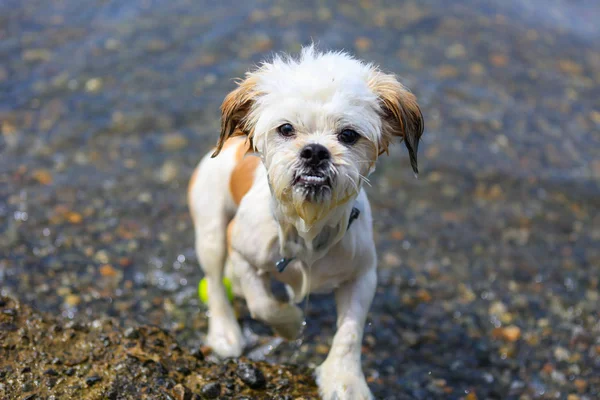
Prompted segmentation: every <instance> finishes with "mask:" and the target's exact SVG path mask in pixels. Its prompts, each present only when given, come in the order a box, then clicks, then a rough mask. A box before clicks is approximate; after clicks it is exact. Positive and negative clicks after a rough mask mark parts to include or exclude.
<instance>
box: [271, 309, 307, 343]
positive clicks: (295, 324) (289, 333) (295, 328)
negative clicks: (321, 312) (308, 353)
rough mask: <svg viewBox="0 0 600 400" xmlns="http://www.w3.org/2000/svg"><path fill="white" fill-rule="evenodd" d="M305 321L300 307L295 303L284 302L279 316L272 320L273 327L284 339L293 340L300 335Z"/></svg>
mask: <svg viewBox="0 0 600 400" xmlns="http://www.w3.org/2000/svg"><path fill="white" fill-rule="evenodd" d="M303 321H304V315H303V313H302V310H300V308H298V307H297V306H295V305H293V304H284V305H283V306H282V307H281V312H280V314H279V315H278V317H277V318H274V321H273V322H271V328H273V330H274V331H275V333H277V334H278V335H279V336H281V337H283V338H284V339H287V340H293V339H296V338H297V337H298V333H299V332H300V328H301V327H302V322H303Z"/></svg>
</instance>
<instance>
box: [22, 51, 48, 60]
mask: <svg viewBox="0 0 600 400" xmlns="http://www.w3.org/2000/svg"><path fill="white" fill-rule="evenodd" d="M51 56H52V53H50V51H48V50H46V49H29V50H25V51H24V52H23V61H26V62H40V61H48V60H50V57H51Z"/></svg>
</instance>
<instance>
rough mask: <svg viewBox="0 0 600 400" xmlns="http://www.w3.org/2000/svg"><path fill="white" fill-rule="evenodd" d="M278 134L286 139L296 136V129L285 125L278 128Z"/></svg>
mask: <svg viewBox="0 0 600 400" xmlns="http://www.w3.org/2000/svg"><path fill="white" fill-rule="evenodd" d="M277 132H279V134H280V135H281V136H285V137H290V136H294V127H293V126H292V125H290V124H283V125H281V126H280V127H279V128H277Z"/></svg>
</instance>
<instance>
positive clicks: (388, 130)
mask: <svg viewBox="0 0 600 400" xmlns="http://www.w3.org/2000/svg"><path fill="white" fill-rule="evenodd" d="M369 85H370V86H371V88H372V90H373V91H374V92H375V94H377V95H378V96H379V99H380V101H381V107H382V113H383V127H382V129H383V132H382V139H381V143H380V149H381V152H380V154H382V153H385V152H387V151H388V147H389V145H390V143H391V141H392V139H393V138H394V137H395V136H400V137H402V139H403V140H404V144H405V145H406V148H407V149H408V155H409V157H410V165H411V166H412V169H413V171H414V172H415V174H418V173H419V168H418V165H417V150H418V148H419V139H420V138H421V135H422V134H423V128H424V124H423V114H422V113H421V109H420V108H419V105H418V104H417V99H416V97H415V95H414V94H412V93H411V92H409V91H408V90H407V89H406V88H405V87H404V85H402V84H401V83H400V82H398V80H397V79H396V78H395V77H394V76H393V75H388V74H383V73H380V72H378V73H376V74H375V75H374V76H373V77H372V78H371V80H370V82H369Z"/></svg>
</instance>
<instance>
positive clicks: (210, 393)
mask: <svg viewBox="0 0 600 400" xmlns="http://www.w3.org/2000/svg"><path fill="white" fill-rule="evenodd" d="M200 392H201V393H202V396H203V397H204V398H207V399H216V398H218V397H219V396H220V395H221V385H220V384H219V382H211V383H207V384H206V385H204V386H203V387H202V389H201V390H200Z"/></svg>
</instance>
